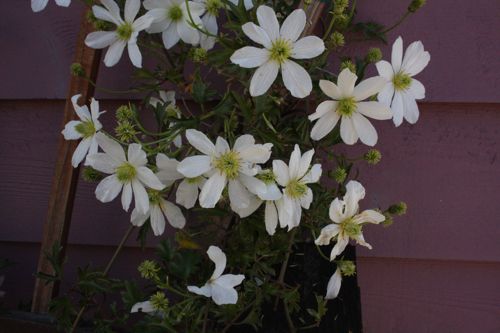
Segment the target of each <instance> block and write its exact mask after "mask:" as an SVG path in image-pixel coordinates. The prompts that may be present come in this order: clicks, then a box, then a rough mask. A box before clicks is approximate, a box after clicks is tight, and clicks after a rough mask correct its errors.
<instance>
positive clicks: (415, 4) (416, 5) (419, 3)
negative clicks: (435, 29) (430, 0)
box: [408, 0, 426, 13]
mask: <svg viewBox="0 0 500 333" xmlns="http://www.w3.org/2000/svg"><path fill="white" fill-rule="evenodd" d="M425 2H426V0H413V1H412V2H411V3H410V5H409V6H408V11H409V12H411V13H415V12H416V11H417V10H419V9H420V8H422V7H423V6H424V5H425Z"/></svg>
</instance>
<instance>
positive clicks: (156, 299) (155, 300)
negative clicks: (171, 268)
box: [149, 291, 168, 312]
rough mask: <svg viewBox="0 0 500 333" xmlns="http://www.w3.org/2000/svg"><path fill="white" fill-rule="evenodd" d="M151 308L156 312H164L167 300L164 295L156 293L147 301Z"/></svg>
mask: <svg viewBox="0 0 500 333" xmlns="http://www.w3.org/2000/svg"><path fill="white" fill-rule="evenodd" d="M149 302H150V303H151V306H152V307H153V308H154V309H155V310H157V311H163V312H166V311H167V310H168V298H167V296H165V293H163V292H161V291H158V292H156V294H154V295H152V296H151V298H150V299H149Z"/></svg>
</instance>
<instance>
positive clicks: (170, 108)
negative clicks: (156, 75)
mask: <svg viewBox="0 0 500 333" xmlns="http://www.w3.org/2000/svg"><path fill="white" fill-rule="evenodd" d="M158 94H159V95H160V98H156V97H151V98H150V99H149V104H151V105H152V106H153V107H154V108H156V107H157V105H158V104H163V105H165V106H166V110H167V114H168V115H170V116H175V117H177V118H180V117H181V110H179V108H178V107H177V106H176V105H175V91H163V90H160V91H159V92H158ZM174 125H175V123H173V122H171V123H170V126H169V127H172V126H174ZM173 143H174V146H176V147H177V148H180V147H181V146H182V135H180V134H179V135H177V136H176V137H175V138H174V141H173Z"/></svg>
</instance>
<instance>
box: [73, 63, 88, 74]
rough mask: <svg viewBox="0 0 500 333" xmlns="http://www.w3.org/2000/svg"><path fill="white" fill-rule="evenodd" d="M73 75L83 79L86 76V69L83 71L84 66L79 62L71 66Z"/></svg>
mask: <svg viewBox="0 0 500 333" xmlns="http://www.w3.org/2000/svg"><path fill="white" fill-rule="evenodd" d="M70 68H71V75H73V76H77V77H82V76H85V69H83V66H82V65H81V64H79V63H77V62H75V63H72V64H71V67H70Z"/></svg>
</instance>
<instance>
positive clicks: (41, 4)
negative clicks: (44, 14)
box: [31, 0, 71, 13]
mask: <svg viewBox="0 0 500 333" xmlns="http://www.w3.org/2000/svg"><path fill="white" fill-rule="evenodd" d="M55 1H56V4H57V5H58V6H61V7H68V6H69V5H70V4H71V0H55ZM48 3H49V0H31V10H32V11H34V12H35V13H37V12H40V11H42V10H44V9H45V7H47V4H48Z"/></svg>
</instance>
